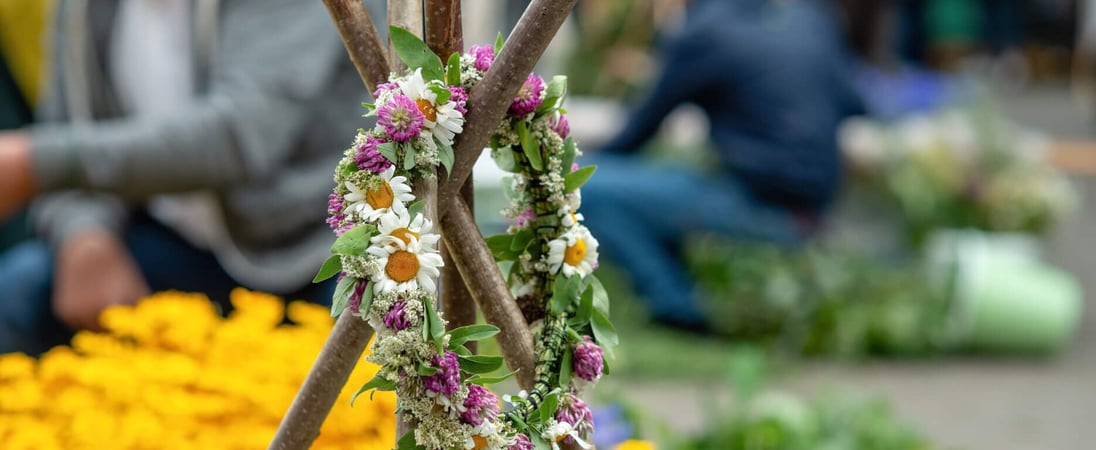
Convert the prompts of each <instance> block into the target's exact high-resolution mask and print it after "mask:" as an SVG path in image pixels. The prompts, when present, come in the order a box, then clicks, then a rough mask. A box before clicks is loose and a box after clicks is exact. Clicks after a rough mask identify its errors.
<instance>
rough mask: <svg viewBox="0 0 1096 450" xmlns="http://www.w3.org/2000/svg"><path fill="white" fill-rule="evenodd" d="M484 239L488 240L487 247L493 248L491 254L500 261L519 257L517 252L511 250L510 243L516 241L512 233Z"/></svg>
mask: <svg viewBox="0 0 1096 450" xmlns="http://www.w3.org/2000/svg"><path fill="white" fill-rule="evenodd" d="M484 241H486V242H487V248H489V249H491V254H492V255H494V257H495V259H496V260H498V261H512V260H514V259H516V258H517V257H518V254H517V252H514V251H512V250H510V245H511V244H512V243H513V241H514V236H512V235H509V234H496V235H494V236H490V237H488V238H486V239H484Z"/></svg>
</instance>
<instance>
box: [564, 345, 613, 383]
mask: <svg viewBox="0 0 1096 450" xmlns="http://www.w3.org/2000/svg"><path fill="white" fill-rule="evenodd" d="M572 361H573V363H572V364H573V367H574V371H575V376H577V377H579V378H582V379H583V380H586V381H590V382H594V381H597V380H598V378H601V369H602V368H603V367H604V366H605V362H604V355H603V353H602V350H601V347H598V345H597V344H595V343H594V341H593V339H590V336H583V337H582V342H579V343H578V345H576V346H575V348H574V359H573V360H572Z"/></svg>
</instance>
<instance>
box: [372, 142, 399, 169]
mask: <svg viewBox="0 0 1096 450" xmlns="http://www.w3.org/2000/svg"><path fill="white" fill-rule="evenodd" d="M377 152H378V153H380V154H381V155H383V156H384V158H385V159H387V160H388V162H390V163H392V164H395V163H396V162H397V161H399V157H398V156H396V143H395V142H385V143H383V144H380V145H378V146H377Z"/></svg>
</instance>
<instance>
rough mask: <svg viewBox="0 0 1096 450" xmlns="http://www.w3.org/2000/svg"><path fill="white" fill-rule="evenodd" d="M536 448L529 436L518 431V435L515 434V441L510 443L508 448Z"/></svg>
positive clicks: (518, 449)
mask: <svg viewBox="0 0 1096 450" xmlns="http://www.w3.org/2000/svg"><path fill="white" fill-rule="evenodd" d="M534 448H536V447H535V446H534V445H533V441H531V440H529V436H527V435H525V434H524V433H518V435H517V436H514V443H513V444H510V446H509V447H507V448H506V450H533V449H534Z"/></svg>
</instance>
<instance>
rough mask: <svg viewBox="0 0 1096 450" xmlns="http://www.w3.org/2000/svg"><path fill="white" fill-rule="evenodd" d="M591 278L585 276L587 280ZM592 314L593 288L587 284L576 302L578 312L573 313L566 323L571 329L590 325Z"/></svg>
mask: <svg viewBox="0 0 1096 450" xmlns="http://www.w3.org/2000/svg"><path fill="white" fill-rule="evenodd" d="M590 278H592V277H591V276H590V275H587V276H586V279H587V280H589V279H590ZM593 314H594V287H593V286H592V285H589V284H587V286H586V289H585V290H584V291H582V297H581V298H580V299H579V302H578V310H576V311H575V315H574V316H573V317H571V319H570V320H568V321H567V324H568V325H571V327H572V328H582V327H584V326H586V325H587V324H589V323H590V318H591V317H592V316H593Z"/></svg>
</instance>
